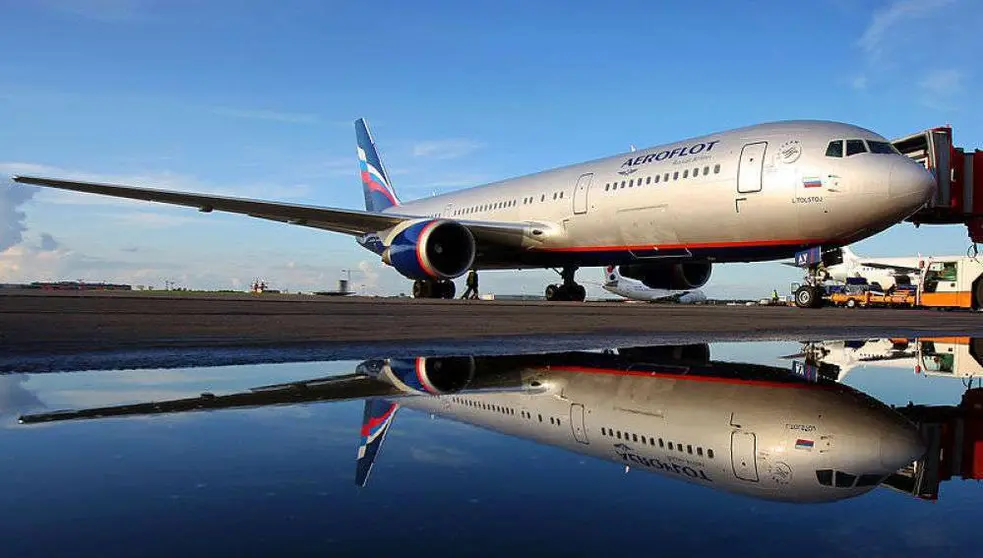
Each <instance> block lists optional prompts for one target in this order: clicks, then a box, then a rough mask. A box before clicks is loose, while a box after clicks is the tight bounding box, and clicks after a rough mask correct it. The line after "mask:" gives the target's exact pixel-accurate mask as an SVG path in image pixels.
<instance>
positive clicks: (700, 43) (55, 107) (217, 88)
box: [0, 0, 983, 297]
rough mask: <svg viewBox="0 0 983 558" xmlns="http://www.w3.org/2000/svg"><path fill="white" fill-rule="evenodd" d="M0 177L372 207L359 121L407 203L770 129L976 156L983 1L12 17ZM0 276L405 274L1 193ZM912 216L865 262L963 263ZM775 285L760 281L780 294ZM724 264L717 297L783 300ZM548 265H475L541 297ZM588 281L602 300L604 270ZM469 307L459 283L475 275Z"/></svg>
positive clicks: (93, 202) (194, 282) (58, 200)
mask: <svg viewBox="0 0 983 558" xmlns="http://www.w3.org/2000/svg"><path fill="white" fill-rule="evenodd" d="M0 16H2V20H3V22H4V32H3V33H2V34H0V52H3V53H4V55H3V56H0V175H12V174H17V173H21V174H42V175H53V176H61V177H65V176H70V177H77V178H86V179H95V180H102V181H111V182H118V183H127V184H135V185H142V186H148V187H159V188H167V189H177V190H187V191H198V192H210V193H222V194H226V195H235V196H244V197H255V198H263V199H272V200H279V201H285V202H293V203H304V204H315V205H323V206H331V207H342V208H354V209H362V208H363V207H364V204H363V200H362V192H361V185H360V183H359V180H358V178H357V172H356V171H357V161H356V158H355V146H354V143H355V139H354V128H353V125H352V122H353V120H354V119H356V118H358V117H365V118H367V119H368V122H369V124H370V126H371V127H372V131H373V135H374V136H375V139H376V141H377V143H378V145H379V149H380V152H381V155H382V157H383V159H384V161H385V164H386V166H387V168H388V170H389V172H390V175H391V179H392V182H393V185H394V187H395V189H396V191H397V193H398V194H399V196H400V197H401V198H402V199H404V200H405V199H412V198H418V197H424V196H429V195H432V194H433V193H435V192H436V193H443V192H449V191H453V190H455V189H459V188H464V187H469V186H474V185H477V184H481V183H484V182H489V181H492V180H499V179H504V178H508V177H511V176H518V175H522V174H526V173H530V172H536V171H539V170H543V169H547V168H551V167H556V166H561V165H566V164H571V163H575V162H578V161H582V160H586V159H590V158H595V157H601V156H606V155H613V154H616V153H621V152H623V151H626V150H627V149H628V147H629V146H630V145H635V146H638V147H640V148H641V147H643V146H649V145H657V144H661V143H666V142H671V141H675V140H679V139H682V138H687V137H692V136H696V135H701V134H705V133H711V132H714V131H720V130H726V129H729V128H733V127H738V126H744V125H749V124H754V123H759V122H764V121H771V120H784V119H794V118H816V119H829V120H838V121H844V122H850V123H853V124H857V125H860V126H863V127H866V128H869V129H872V130H874V131H876V132H878V133H880V134H882V135H884V136H886V137H888V138H895V137H900V136H904V135H908V134H910V133H915V132H918V131H921V130H923V129H926V128H930V127H934V126H939V125H945V124H949V125H951V126H953V133H954V136H955V142H956V145H959V146H962V147H965V148H980V147H983V116H981V113H980V111H979V110H977V109H978V107H977V106H974V104H973V101H974V100H975V101H977V102H978V100H979V99H980V98H981V97H983V95H981V92H983V88H981V80H983V76H981V75H980V70H979V68H978V64H976V63H975V61H976V58H978V56H977V55H978V54H980V53H983V40H981V39H980V38H979V37H978V31H977V30H978V29H979V28H981V27H983V4H980V3H978V2H976V1H975V0H920V1H914V0H900V1H864V2H852V1H849V0H821V1H818V2H813V3H791V4H790V3H788V2H785V1H782V2H778V1H762V2H754V3H743V2H723V1H721V2H706V3H702V4H700V6H699V8H698V9H697V8H695V7H694V5H692V4H685V3H652V2H623V3H619V4H618V5H617V7H611V6H605V5H601V4H600V3H593V2H552V1H546V0H543V1H539V2H520V1H511V0H503V1H498V2H494V3H492V2H488V3H463V2H429V1H420V2H414V3H403V2H384V1H375V2H372V3H371V5H370V6H364V5H361V4H358V3H352V2H334V1H310V2H306V1H284V2H278V3H275V7H274V4H272V3H269V2H258V1H250V0H236V1H231V0H212V1H209V2H195V1H187V0H168V1H164V0H78V1H75V0H36V1H34V2H19V1H16V0H0ZM0 194H2V195H0V282H21V281H35V280H75V279H82V280H87V281H113V282H125V283H130V284H133V285H151V286H155V287H157V288H161V287H163V286H164V285H165V282H174V283H176V284H178V285H181V286H185V287H189V288H209V289H245V288H248V285H249V284H250V283H251V282H252V281H253V280H254V279H257V278H259V279H264V280H265V281H267V283H268V284H269V285H270V287H272V288H279V289H283V290H289V291H298V290H300V291H311V290H325V289H333V288H336V286H337V281H338V279H340V278H342V277H343V276H345V274H346V273H347V272H345V271H343V270H351V279H352V283H353V285H354V286H355V287H356V288H357V289H358V290H359V292H363V293H366V294H395V293H400V292H409V288H410V282H409V281H408V280H406V279H404V278H403V277H402V276H400V275H399V274H398V273H397V272H396V271H395V270H393V269H392V268H389V267H387V266H385V265H383V264H382V263H381V262H380V261H379V259H378V257H377V256H375V255H374V254H372V253H370V252H367V251H365V250H363V249H361V248H360V247H358V246H357V245H356V244H355V242H354V241H353V240H352V239H351V238H350V237H347V236H344V235H339V234H334V233H328V232H324V231H318V230H315V229H308V228H304V227H293V226H287V225H283V224H278V223H269V222H265V221H262V220H258V219H251V218H248V217H244V216H239V215H229V214H219V213H212V214H208V215H204V214H201V213H198V212H196V211H194V210H192V209H187V208H177V207H169V206H164V205H157V204H150V203H146V202H133V201H125V200H117V199H112V198H106V197H102V196H93V195H84V194H74V193H68V192H58V191H51V190H44V189H33V188H26V187H22V186H20V185H13V184H12V183H10V184H9V185H8V184H5V183H0ZM968 247H969V239H968V237H967V235H966V231H965V229H964V228H963V227H961V226H944V227H943V226H922V227H921V228H919V229H915V227H914V226H913V225H911V224H899V225H897V226H895V227H893V228H892V229H889V230H888V231H885V232H883V233H881V234H879V235H877V236H875V237H872V238H870V239H868V240H865V241H862V242H860V243H858V244H856V245H854V249H855V250H856V251H857V252H858V253H860V254H863V255H878V256H903V255H913V254H915V253H923V254H964V253H965V252H966V249H967V248H968ZM763 277H764V278H767V279H766V280H764V281H762V278H763ZM798 278H799V274H798V273H797V272H796V270H794V269H791V268H788V267H786V266H782V265H779V264H776V263H757V264H724V265H719V266H716V267H715V269H714V271H713V276H712V278H711V280H710V283H708V285H707V287H706V289H705V291H706V292H707V294H708V295H710V296H731V297H755V296H767V295H768V294H769V293H770V292H771V289H772V288H777V289H779V291H780V292H785V291H787V290H788V285H789V283H790V282H791V281H795V280H797V279H798ZM557 280H558V279H557V277H556V275H555V274H554V273H553V272H552V271H548V270H531V271H499V272H485V273H483V274H482V278H481V287H482V291H485V292H497V293H502V294H506V293H508V294H513V293H523V294H541V293H542V291H543V288H544V286H545V285H546V284H547V283H550V282H555V281H557ZM578 280H579V281H580V282H582V283H584V284H585V286H587V287H588V292H589V295H598V294H600V293H602V291H601V290H600V289H599V288H598V286H597V283H599V282H600V281H601V280H602V271H601V270H600V269H591V268H589V269H584V270H581V271H580V272H579V274H578ZM458 288H459V290H463V281H459V285H458Z"/></svg>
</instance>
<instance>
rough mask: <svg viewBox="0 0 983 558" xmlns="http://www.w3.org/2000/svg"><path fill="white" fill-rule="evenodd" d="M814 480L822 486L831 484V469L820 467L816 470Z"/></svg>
mask: <svg viewBox="0 0 983 558" xmlns="http://www.w3.org/2000/svg"><path fill="white" fill-rule="evenodd" d="M816 480H817V481H819V484H821V485H823V486H833V470H832V469H820V470H818V471H816Z"/></svg>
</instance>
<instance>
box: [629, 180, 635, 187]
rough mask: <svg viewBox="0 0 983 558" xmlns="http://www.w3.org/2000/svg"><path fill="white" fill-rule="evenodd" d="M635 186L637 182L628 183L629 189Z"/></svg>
mask: <svg viewBox="0 0 983 558" xmlns="http://www.w3.org/2000/svg"><path fill="white" fill-rule="evenodd" d="M634 185H635V181H634V180H629V181H628V187H629V188H631V187H632V186H634Z"/></svg>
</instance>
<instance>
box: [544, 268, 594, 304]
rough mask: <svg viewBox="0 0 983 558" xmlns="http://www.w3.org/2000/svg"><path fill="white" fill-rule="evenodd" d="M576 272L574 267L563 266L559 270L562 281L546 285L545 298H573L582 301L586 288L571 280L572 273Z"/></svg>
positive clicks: (553, 299)
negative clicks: (561, 269)
mask: <svg viewBox="0 0 983 558" xmlns="http://www.w3.org/2000/svg"><path fill="white" fill-rule="evenodd" d="M576 273H577V268H576V267H564V268H563V271H561V272H560V277H562V278H563V283H561V284H559V285H549V286H548V287H546V300H549V301H555V300H573V301H576V302H583V301H584V299H585V298H587V289H585V288H584V286H583V285H578V284H577V283H576V282H575V281H574V280H573V278H574V274H576Z"/></svg>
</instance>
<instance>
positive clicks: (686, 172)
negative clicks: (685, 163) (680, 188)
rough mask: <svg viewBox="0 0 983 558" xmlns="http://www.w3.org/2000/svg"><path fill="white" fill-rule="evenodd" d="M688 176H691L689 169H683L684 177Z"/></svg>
mask: <svg viewBox="0 0 983 558" xmlns="http://www.w3.org/2000/svg"><path fill="white" fill-rule="evenodd" d="M687 176H689V169H686V170H684V171H683V178H686V177H687Z"/></svg>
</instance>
